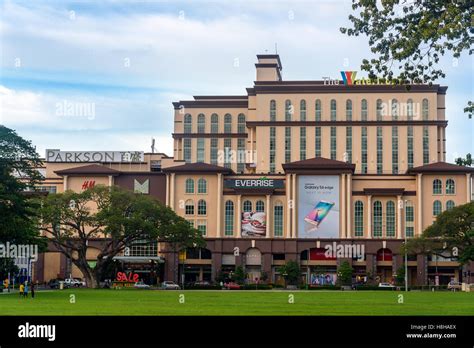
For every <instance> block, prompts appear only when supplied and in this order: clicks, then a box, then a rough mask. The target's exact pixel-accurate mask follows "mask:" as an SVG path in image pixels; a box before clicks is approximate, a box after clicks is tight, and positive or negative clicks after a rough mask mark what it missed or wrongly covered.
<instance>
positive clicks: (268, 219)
mask: <svg viewBox="0 0 474 348" xmlns="http://www.w3.org/2000/svg"><path fill="white" fill-rule="evenodd" d="M266 198H267V203H266V209H267V216H266V224H267V233H266V237H267V238H271V237H273V234H272V233H271V231H272V225H271V224H272V221H273V218H272V217H273V214H272V213H273V209H272V206H271V201H270V195H266Z"/></svg>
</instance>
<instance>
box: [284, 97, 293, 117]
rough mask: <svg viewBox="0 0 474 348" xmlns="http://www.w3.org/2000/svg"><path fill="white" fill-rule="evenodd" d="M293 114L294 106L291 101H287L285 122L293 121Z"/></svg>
mask: <svg viewBox="0 0 474 348" xmlns="http://www.w3.org/2000/svg"><path fill="white" fill-rule="evenodd" d="M292 114H293V106H292V105H291V101H290V100H286V101H285V121H291V115H292Z"/></svg>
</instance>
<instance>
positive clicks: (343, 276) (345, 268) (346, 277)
mask: <svg viewBox="0 0 474 348" xmlns="http://www.w3.org/2000/svg"><path fill="white" fill-rule="evenodd" d="M353 272H354V269H353V268H352V267H351V265H350V264H349V262H348V261H343V262H341V264H340V265H339V267H338V269H337V281H338V283H339V284H340V285H351V283H352V273H353Z"/></svg>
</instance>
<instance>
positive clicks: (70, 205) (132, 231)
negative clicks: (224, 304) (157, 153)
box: [41, 185, 204, 287]
mask: <svg viewBox="0 0 474 348" xmlns="http://www.w3.org/2000/svg"><path fill="white" fill-rule="evenodd" d="M42 203H43V204H42V208H41V215H42V219H43V224H42V225H41V229H42V230H44V231H45V232H46V233H47V237H48V238H49V240H51V242H52V243H53V244H54V245H55V246H56V247H57V248H58V250H59V251H60V252H61V253H63V254H64V255H65V256H66V257H67V258H68V259H70V260H71V262H72V263H73V264H74V265H76V266H77V267H78V268H79V270H80V271H81V272H82V274H83V275H84V278H85V279H86V283H87V286H88V287H98V284H99V281H100V279H101V276H102V274H103V272H105V271H106V270H107V268H108V264H109V263H110V262H112V260H113V257H114V256H116V255H118V254H119V253H121V252H123V251H124V250H125V248H127V247H130V245H131V244H133V242H135V241H137V240H143V239H147V240H150V241H153V240H156V241H158V242H164V243H170V244H172V245H175V246H180V247H188V246H193V247H194V246H203V245H204V240H203V238H202V235H201V234H200V232H199V231H198V230H196V229H194V228H191V227H190V225H189V223H188V222H187V221H186V220H185V219H183V218H182V217H179V216H178V215H176V213H175V212H174V211H173V210H172V209H171V208H169V207H166V206H165V205H163V204H162V203H160V202H159V201H157V200H155V199H154V198H152V197H149V196H145V195H141V194H136V193H133V192H130V191H127V190H124V189H121V188H119V187H115V186H114V187H106V186H101V185H98V186H96V187H93V188H90V189H87V190H84V191H83V192H80V193H77V192H73V191H66V192H64V193H59V194H55V195H50V196H48V197H46V198H45V199H44V200H43V202H42ZM96 238H101V239H102V240H103V243H102V244H101V246H100V252H99V254H98V255H97V262H96V265H95V267H94V268H92V267H91V266H90V265H89V263H88V262H87V261H88V259H87V250H88V249H89V242H90V241H91V240H92V239H96Z"/></svg>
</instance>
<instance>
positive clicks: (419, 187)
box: [416, 174, 423, 235]
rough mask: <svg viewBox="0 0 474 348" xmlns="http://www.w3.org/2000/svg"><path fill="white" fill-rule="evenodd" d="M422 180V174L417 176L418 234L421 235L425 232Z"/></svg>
mask: <svg viewBox="0 0 474 348" xmlns="http://www.w3.org/2000/svg"><path fill="white" fill-rule="evenodd" d="M421 178H422V174H418V175H417V176H416V184H417V192H416V195H417V198H418V204H417V207H416V208H417V211H418V214H417V215H418V231H417V233H416V234H418V235H419V234H421V233H422V232H423V208H422V207H423V203H422V202H423V201H422V199H423V192H422V184H421Z"/></svg>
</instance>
